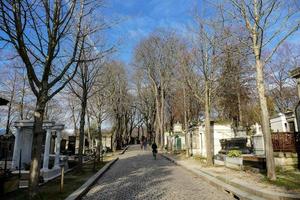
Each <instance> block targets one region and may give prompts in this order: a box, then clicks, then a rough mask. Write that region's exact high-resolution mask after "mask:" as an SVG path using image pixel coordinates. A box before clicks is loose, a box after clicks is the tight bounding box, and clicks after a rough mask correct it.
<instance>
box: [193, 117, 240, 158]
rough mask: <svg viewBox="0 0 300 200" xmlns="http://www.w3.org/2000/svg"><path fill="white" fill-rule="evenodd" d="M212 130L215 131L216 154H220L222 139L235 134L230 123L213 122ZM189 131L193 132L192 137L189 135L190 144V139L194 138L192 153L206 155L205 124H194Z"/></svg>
mask: <svg viewBox="0 0 300 200" xmlns="http://www.w3.org/2000/svg"><path fill="white" fill-rule="evenodd" d="M211 132H212V133H213V137H212V138H213V142H214V155H216V154H218V152H219V151H220V150H221V149H222V148H221V144H220V139H228V138H233V137H234V136H235V133H234V131H233V129H232V127H231V124H230V123H226V124H224V123H222V124H218V123H214V122H211ZM189 133H190V134H192V137H188V144H190V139H191V140H192V150H191V151H192V154H193V155H199V156H203V157H206V139H205V138H206V136H205V125H204V124H200V125H198V126H192V127H190V128H189Z"/></svg>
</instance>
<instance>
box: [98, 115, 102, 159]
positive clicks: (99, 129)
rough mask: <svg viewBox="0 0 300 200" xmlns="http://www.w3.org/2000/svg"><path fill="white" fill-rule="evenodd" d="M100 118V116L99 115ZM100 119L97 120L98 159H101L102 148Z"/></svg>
mask: <svg viewBox="0 0 300 200" xmlns="http://www.w3.org/2000/svg"><path fill="white" fill-rule="evenodd" d="M99 115H100V114H99ZM99 118H100V117H99ZM101 120H102V119H101V118H100V120H99V122H98V137H99V145H98V155H99V156H98V161H103V160H102V159H100V158H102V149H103V147H102V146H103V145H102V130H101V129H102V121H101Z"/></svg>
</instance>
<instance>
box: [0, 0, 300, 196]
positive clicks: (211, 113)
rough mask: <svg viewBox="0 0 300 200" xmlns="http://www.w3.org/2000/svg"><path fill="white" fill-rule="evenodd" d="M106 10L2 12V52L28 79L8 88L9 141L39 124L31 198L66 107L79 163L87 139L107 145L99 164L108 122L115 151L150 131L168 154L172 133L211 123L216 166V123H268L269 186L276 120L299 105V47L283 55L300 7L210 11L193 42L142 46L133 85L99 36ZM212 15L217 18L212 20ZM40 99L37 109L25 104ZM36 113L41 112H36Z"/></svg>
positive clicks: (55, 2)
mask: <svg viewBox="0 0 300 200" xmlns="http://www.w3.org/2000/svg"><path fill="white" fill-rule="evenodd" d="M102 3H103V2H102V1H90V0H80V1H79V0H70V1H60V0H50V1H20V0H13V1H11V0H3V1H1V2H0V11H1V15H0V43H1V45H2V48H3V49H6V48H10V49H11V48H13V49H14V51H13V52H15V54H14V55H13V57H14V56H15V57H17V58H18V59H20V63H21V66H19V68H20V69H19V68H17V67H16V68H14V69H15V70H12V71H11V70H8V72H7V73H8V74H9V76H11V78H8V79H7V80H2V79H1V84H2V85H1V94H5V96H7V97H8V98H9V100H10V104H9V106H8V111H7V112H8V117H7V119H6V127H7V132H9V130H10V126H11V122H12V120H13V118H14V117H15V116H17V115H18V118H20V119H25V118H33V119H34V130H33V132H34V134H33V151H32V163H31V167H30V181H29V188H30V195H31V196H35V195H36V193H37V187H38V178H39V173H40V170H39V166H40V164H41V153H42V152H41V151H42V138H43V135H42V134H43V127H42V124H43V120H44V119H46V118H48V119H51V116H55V114H53V112H54V111H55V109H56V110H59V108H57V105H58V104H60V106H62V105H63V104H65V106H63V107H64V108H68V110H69V112H67V113H68V114H69V115H70V118H71V121H72V123H73V126H74V132H75V134H77V133H78V134H79V141H80V142H79V157H80V163H82V156H83V151H84V138H85V137H86V133H87V137H88V139H89V140H90V144H91V147H92V146H93V144H94V142H93V139H94V138H95V137H96V136H97V137H98V139H99V140H100V142H99V145H98V147H97V152H98V155H99V158H100V154H101V150H102V142H101V140H102V131H101V130H102V125H103V123H104V121H105V120H108V119H109V120H110V122H111V125H112V127H113V128H112V149H113V150H114V151H115V150H116V149H117V148H122V146H123V145H124V144H126V143H129V142H131V138H132V133H133V132H134V130H135V129H138V130H140V129H142V130H143V129H144V128H145V129H146V133H147V135H148V138H149V139H150V140H151V141H156V143H157V144H159V145H160V146H161V148H163V147H164V144H165V141H164V138H165V137H164V133H165V131H171V130H172V127H173V124H174V122H176V121H181V122H182V123H183V124H184V127H185V129H187V127H188V125H189V123H193V122H195V121H196V122H197V121H199V120H202V119H204V120H205V126H206V129H205V130H206V133H205V134H206V138H207V145H206V146H207V164H208V165H212V164H213V154H214V152H213V145H212V133H211V132H210V130H211V129H210V125H211V123H210V122H211V119H216V118H218V119H223V120H224V119H225V120H230V121H232V123H233V126H234V127H238V126H240V125H243V126H250V125H251V124H253V123H254V122H260V123H261V125H262V128H263V133H264V138H265V146H266V157H267V169H268V177H269V178H270V179H275V178H276V175H275V167H274V159H273V150H272V144H271V133H270V129H269V125H270V124H269V117H270V114H272V113H270V112H275V111H281V112H283V111H286V110H287V109H291V108H292V107H293V105H294V103H295V101H296V100H297V98H295V95H294V93H292V92H290V91H291V89H293V90H294V89H295V83H294V82H292V81H291V80H289V79H288V76H287V72H288V70H289V69H290V68H292V67H294V66H297V64H298V57H297V55H294V53H293V49H294V47H292V46H289V45H287V46H286V47H281V46H282V44H283V43H284V42H285V40H287V38H288V37H290V36H291V35H293V34H294V33H295V32H297V31H298V29H299V9H298V10H297V8H299V5H298V4H297V2H294V1H293V2H292V1H291V2H289V3H286V2H285V1H277V0H266V1H259V0H251V1H250V0H249V1H236V0H228V1H226V2H222V4H221V5H216V4H215V3H214V2H211V3H209V4H207V5H206V4H201V5H200V6H199V7H198V8H197V9H195V10H196V11H195V15H194V21H193V23H192V25H190V27H188V30H189V34H187V35H185V36H181V35H180V36H179V35H177V34H175V32H173V31H172V30H161V29H159V30H156V31H155V32H153V33H152V34H150V35H149V36H148V37H146V38H144V39H143V40H142V41H141V42H140V43H139V44H138V45H137V46H136V48H135V50H134V56H133V58H134V59H133V61H132V64H133V66H134V68H135V74H134V75H133V81H129V80H128V74H127V73H126V67H128V66H126V65H125V64H123V63H122V62H120V61H111V60H110V59H109V55H110V54H111V53H112V52H113V51H114V48H112V47H108V46H107V45H106V44H105V42H103V40H102V38H103V36H102V35H101V34H100V33H101V32H102V30H104V29H106V28H108V27H109V26H108V25H107V24H105V23H102V22H103V21H105V20H98V21H99V22H100V24H98V23H96V22H95V20H94V19H96V18H99V13H101V10H100V11H99V10H97V9H98V8H101V7H102ZM207 7H210V8H209V9H210V10H214V13H215V14H216V15H214V16H210V17H208V16H209V15H206V13H205V10H207ZM96 11H97V12H96ZM100 17H101V16H100ZM95 41H96V42H95ZM278 49H279V51H278ZM281 57H284V58H286V59H282V58H281ZM291 57H292V58H291ZM288 58H291V59H288ZM266 73H267V74H268V75H267V76H266ZM9 76H7V77H9ZM267 83H268V84H269V87H266V84H267ZM254 86H256V88H257V90H254V89H253V88H254ZM29 88H30V89H31V91H28V89H29ZM58 93H59V95H57V94H58ZM29 96H30V97H29ZM32 97H34V99H35V101H34V102H35V105H31V104H30V103H25V102H26V101H27V100H26V98H32ZM58 102H60V103H58ZM257 102H259V103H257ZM25 105H26V106H27V107H26V106H25ZM30 105H31V106H32V107H33V108H31V109H28V107H30ZM15 110H18V112H16V113H17V114H14V112H15ZM28 110H33V112H30V111H28ZM94 124H95V127H96V129H97V130H96V135H95V134H93V133H92V132H93V131H92V128H93V127H94Z"/></svg>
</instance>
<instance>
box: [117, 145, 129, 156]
mask: <svg viewBox="0 0 300 200" xmlns="http://www.w3.org/2000/svg"><path fill="white" fill-rule="evenodd" d="M128 148H129V146H126V147H125V149H124V150H123V151H122V152H121V153H120V154H119V155H122V154H124V153H125V152H126V151H127V149H128Z"/></svg>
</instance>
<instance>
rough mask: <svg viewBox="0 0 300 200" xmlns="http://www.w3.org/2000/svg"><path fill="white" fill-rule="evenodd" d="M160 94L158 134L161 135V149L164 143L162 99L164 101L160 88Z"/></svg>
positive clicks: (162, 91)
mask: <svg viewBox="0 0 300 200" xmlns="http://www.w3.org/2000/svg"><path fill="white" fill-rule="evenodd" d="M160 91H161V94H160V101H161V102H160V136H161V139H160V142H161V143H160V148H161V149H163V148H164V145H165V129H164V118H165V117H164V115H165V112H164V109H165V105H164V101H165V98H164V90H163V89H161V90H160Z"/></svg>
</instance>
